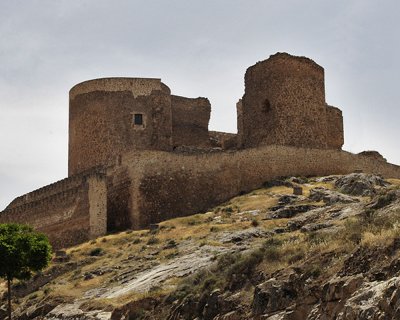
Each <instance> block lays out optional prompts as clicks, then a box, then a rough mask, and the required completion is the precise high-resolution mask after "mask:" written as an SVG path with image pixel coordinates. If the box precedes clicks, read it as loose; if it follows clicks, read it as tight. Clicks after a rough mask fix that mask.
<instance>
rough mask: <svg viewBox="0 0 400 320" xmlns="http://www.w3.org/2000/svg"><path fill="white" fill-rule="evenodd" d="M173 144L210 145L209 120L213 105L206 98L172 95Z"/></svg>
mask: <svg viewBox="0 0 400 320" xmlns="http://www.w3.org/2000/svg"><path fill="white" fill-rule="evenodd" d="M171 108H172V144H173V145H174V146H199V147H207V146H209V138H208V122H209V120H210V113H211V105H210V102H209V101H208V99H206V98H195V99H192V98H185V97H180V96H174V95H172V96H171Z"/></svg>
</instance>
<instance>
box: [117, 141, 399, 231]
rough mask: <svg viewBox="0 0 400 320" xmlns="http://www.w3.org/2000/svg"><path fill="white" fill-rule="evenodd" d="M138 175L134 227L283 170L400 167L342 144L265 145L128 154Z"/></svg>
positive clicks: (220, 198)
mask: <svg viewBox="0 0 400 320" xmlns="http://www.w3.org/2000/svg"><path fill="white" fill-rule="evenodd" d="M122 169H123V170H125V172H126V174H128V175H129V178H130V179H131V180H132V181H134V183H133V184H132V185H130V186H129V189H128V191H127V192H128V193H129V194H130V195H131V197H132V199H134V201H133V202H132V207H131V212H130V215H131V217H130V219H131V221H132V227H134V228H139V227H145V226H148V225H149V224H150V223H156V222H159V221H162V220H165V219H169V218H172V217H179V216H185V215H190V214H193V213H197V212H204V211H206V210H208V209H210V208H212V207H213V206H215V205H218V204H220V203H222V202H224V201H227V200H228V199H230V198H231V197H234V196H236V195H238V194H240V193H241V192H248V191H250V190H253V189H255V188H258V187H260V186H262V184H263V183H264V182H265V181H268V180H271V179H275V178H277V177H282V176H318V175H329V174H347V173H351V172H354V171H355V170H363V171H364V172H372V173H378V174H382V175H383V176H385V177H394V178H400V167H399V166H396V165H392V164H388V163H387V162H385V161H377V160H376V159H374V158H371V157H367V156H360V155H354V154H351V153H348V152H344V151H339V150H323V149H305V148H295V147H287V146H265V147H260V148H253V149H246V150H241V151H237V152H222V153H215V154H202V155H188V156H183V155H175V154H171V153H165V152H151V151H147V152H143V154H141V155H140V156H138V155H135V154H130V155H128V154H127V155H125V156H124V157H123V159H122V166H121V167H120V168H119V169H117V171H118V170H122Z"/></svg>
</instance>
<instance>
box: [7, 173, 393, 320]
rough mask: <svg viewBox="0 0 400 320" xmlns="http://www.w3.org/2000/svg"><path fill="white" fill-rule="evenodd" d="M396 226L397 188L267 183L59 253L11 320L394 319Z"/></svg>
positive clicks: (364, 181)
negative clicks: (207, 207)
mask: <svg viewBox="0 0 400 320" xmlns="http://www.w3.org/2000/svg"><path fill="white" fill-rule="evenodd" d="M293 191H295V193H297V195H295V194H293ZM300 193H302V194H300ZM399 219H400V181H399V180H390V179H389V180H386V181H385V180H383V179H382V178H380V177H378V176H374V175H367V174H361V173H354V174H351V175H347V176H329V177H320V178H309V179H306V178H290V179H285V180H279V181H271V182H268V183H266V184H265V188H262V189H259V190H255V191H253V192H252V193H250V194H246V195H242V196H239V197H236V198H234V199H232V200H231V201H229V202H228V203H225V204H224V205H221V206H220V207H217V208H215V209H214V210H213V211H211V212H207V213H204V214H198V215H194V216H189V217H185V218H179V219H173V220H169V221H165V222H163V223H161V224H159V225H158V226H153V227H152V229H151V230H140V231H127V232H123V233H120V234H113V235H108V236H106V237H103V238H99V239H97V240H96V241H92V242H90V243H86V244H83V245H80V246H77V247H74V248H70V249H68V250H67V251H66V252H65V253H63V252H59V253H58V256H57V257H55V259H54V262H53V264H52V266H51V267H50V268H49V269H48V270H46V271H45V272H44V273H43V274H41V275H38V276H36V277H35V278H34V279H32V280H31V281H29V282H27V283H20V284H17V285H16V286H15V288H14V289H15V290H14V292H15V294H16V297H15V299H14V308H15V314H16V319H21V320H22V319H24V320H25V319H47V320H50V319H51V320H53V319H54V320H55V319H60V320H61V319H65V320H66V319H68V320H100V319H101V320H109V319H112V320H122V319H125V320H128V319H163V320H165V319H168V320H178V319H199V320H200V319H204V320H208V319H209V320H211V319H214V320H236V319H269V320H283V319H310V320H317V319H320V320H323V319H400V300H399V297H400V259H399V257H400V223H399ZM1 290H3V291H4V290H5V288H4V287H2V289H1ZM2 302H3V304H5V300H4V299H3V301H2ZM4 308H5V305H3V306H2V308H1V309H0V318H1V319H3V318H5V313H4Z"/></svg>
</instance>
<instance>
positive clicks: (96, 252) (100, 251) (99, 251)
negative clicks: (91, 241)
mask: <svg viewBox="0 0 400 320" xmlns="http://www.w3.org/2000/svg"><path fill="white" fill-rule="evenodd" d="M103 253H104V251H103V249H102V248H100V247H96V248H94V249H92V250H90V252H89V256H92V257H96V256H100V255H102V254H103Z"/></svg>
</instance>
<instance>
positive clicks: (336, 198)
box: [309, 187, 359, 205]
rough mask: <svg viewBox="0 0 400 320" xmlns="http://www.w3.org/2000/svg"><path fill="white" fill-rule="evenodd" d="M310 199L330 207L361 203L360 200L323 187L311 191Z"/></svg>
mask: <svg viewBox="0 0 400 320" xmlns="http://www.w3.org/2000/svg"><path fill="white" fill-rule="evenodd" d="M309 199H310V200H312V201H323V202H324V203H326V204H328V205H332V204H335V203H353V202H358V201H359V200H358V199H355V198H352V197H350V196H348V195H344V194H342V193H339V192H337V191H333V190H329V189H326V188H322V187H318V188H314V189H311V190H310V196H309Z"/></svg>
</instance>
